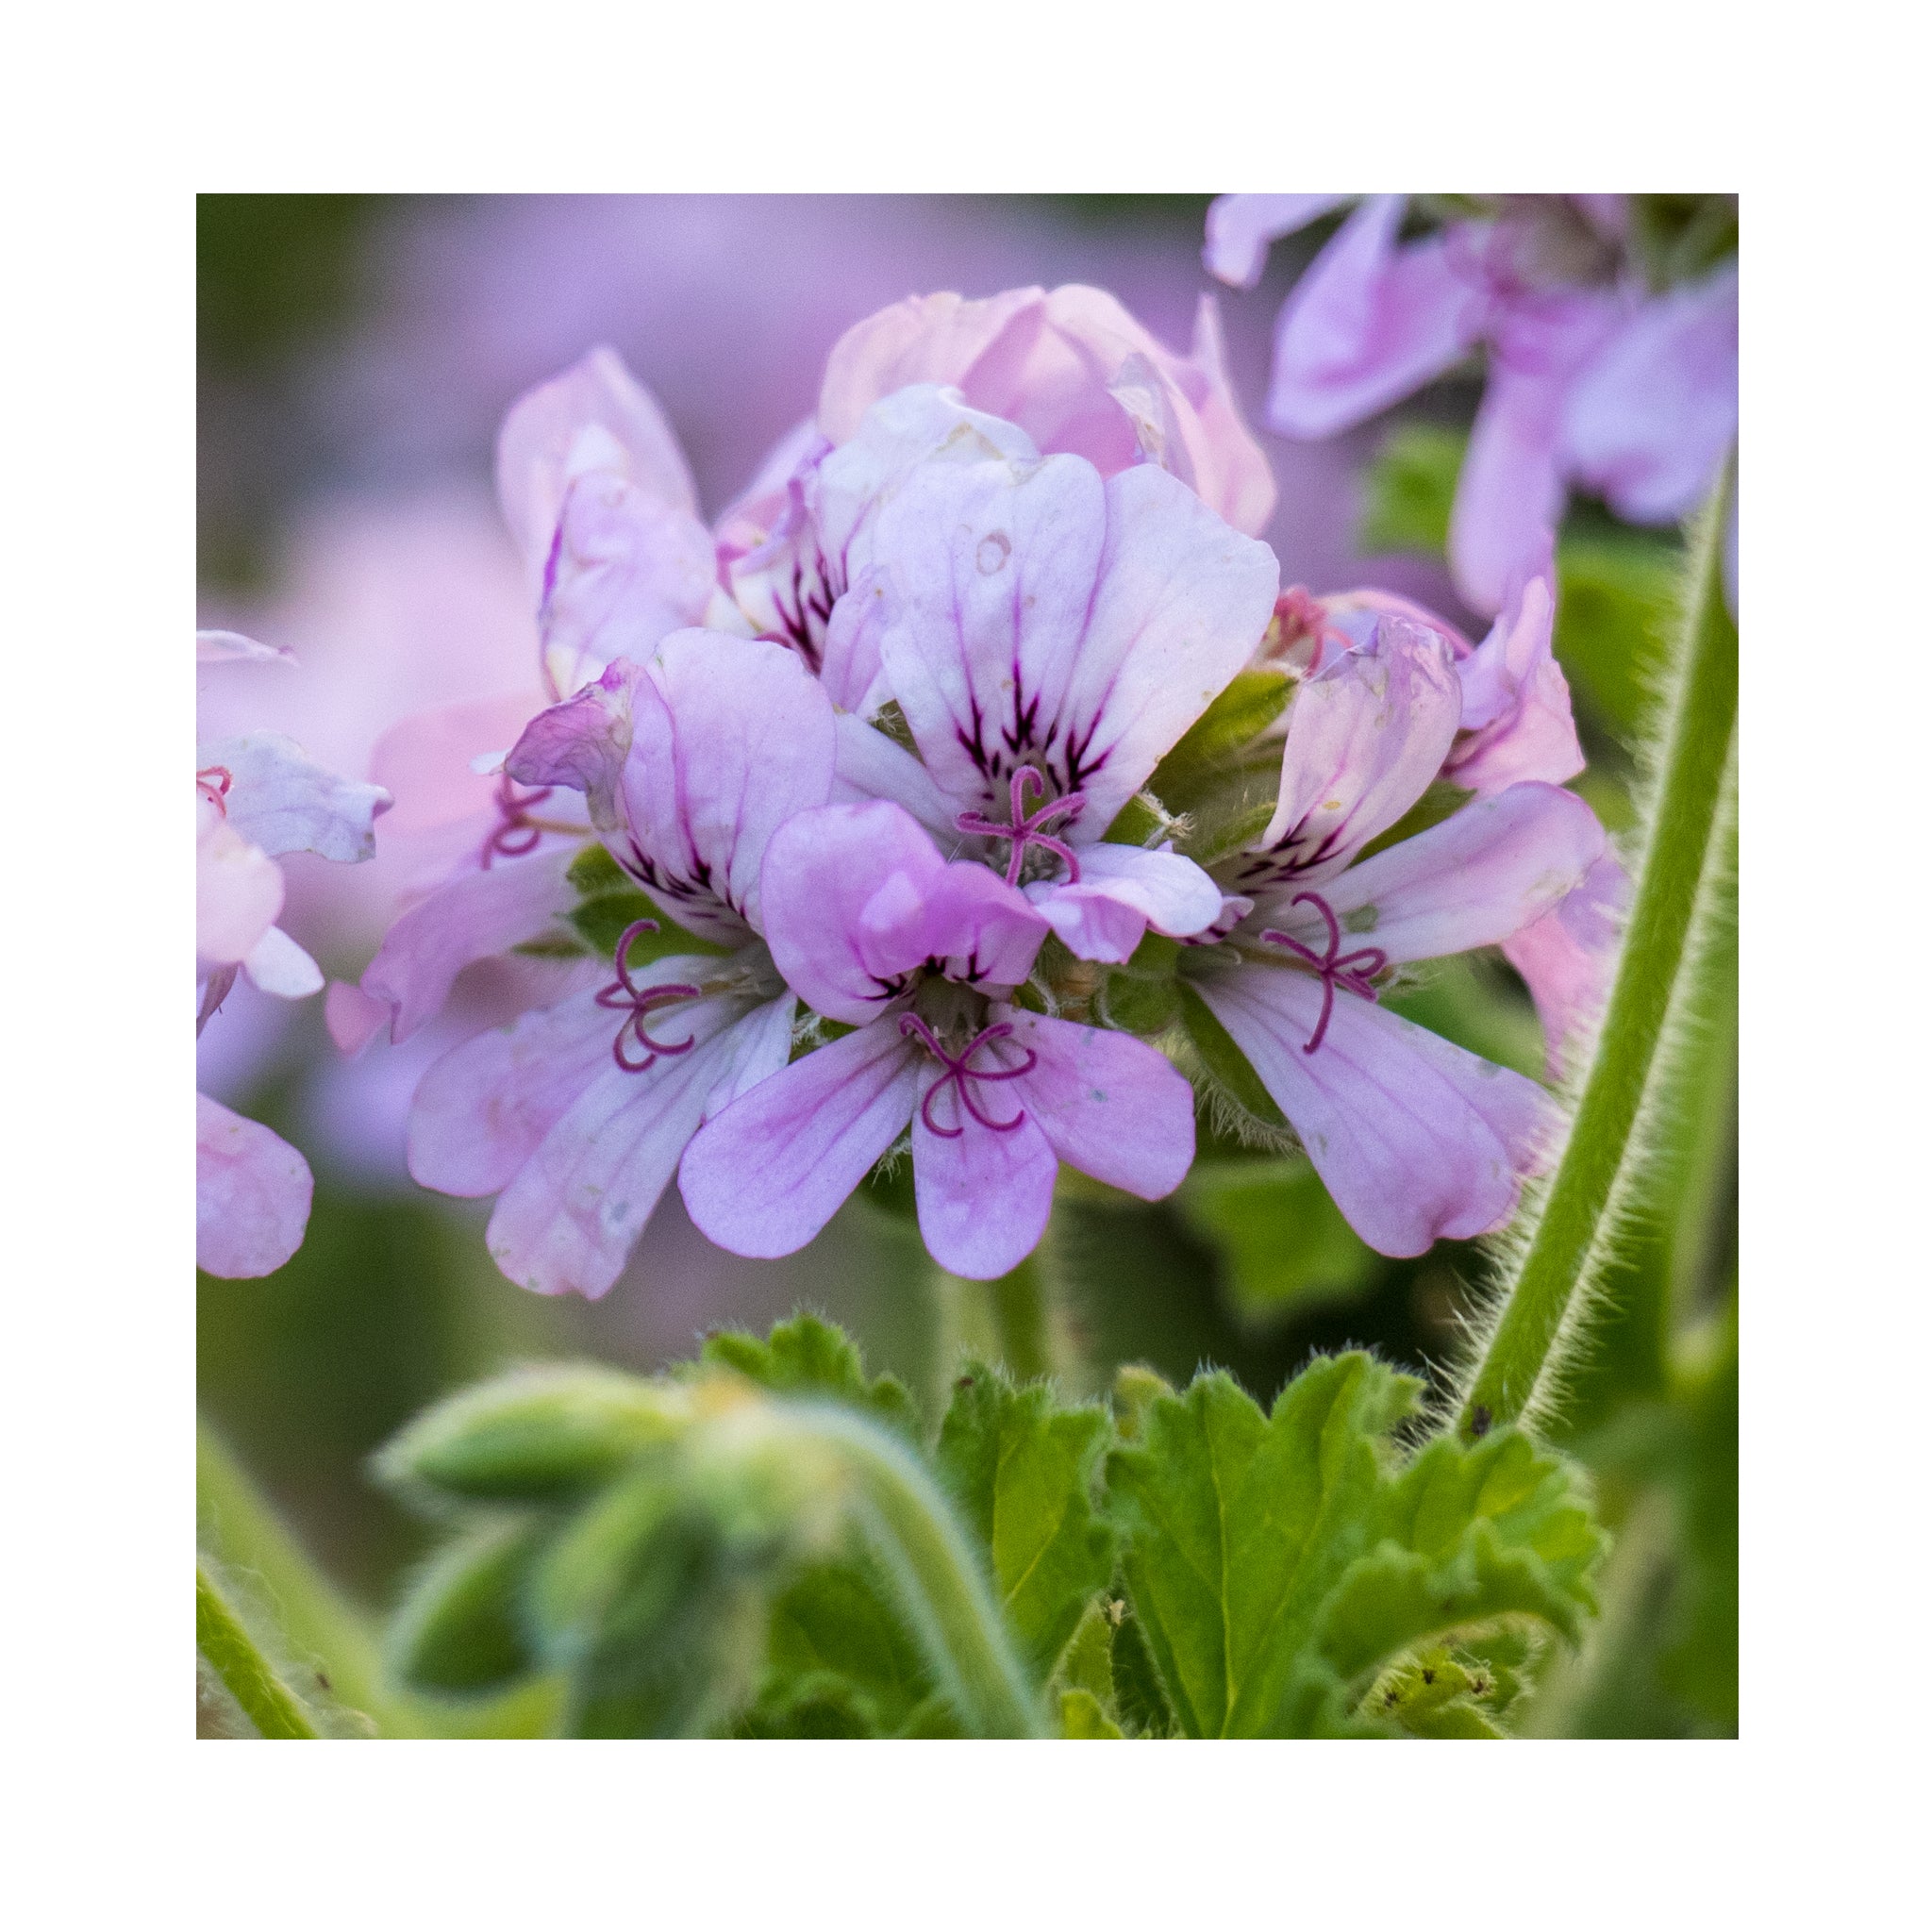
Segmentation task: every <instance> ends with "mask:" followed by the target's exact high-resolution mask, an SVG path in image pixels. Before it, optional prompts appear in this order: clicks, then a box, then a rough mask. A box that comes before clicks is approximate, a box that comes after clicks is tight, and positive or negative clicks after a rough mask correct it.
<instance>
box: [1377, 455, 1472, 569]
mask: <svg viewBox="0 0 1932 1932" xmlns="http://www.w3.org/2000/svg"><path fill="white" fill-rule="evenodd" d="M1468 450H1469V434H1468V432H1467V431H1466V430H1461V429H1444V428H1440V427H1438V426H1436V425H1433V424H1427V423H1411V424H1407V425H1404V426H1403V427H1402V428H1400V429H1397V430H1396V431H1395V432H1394V433H1393V434H1392V435H1391V436H1389V437H1388V438H1386V439H1385V440H1384V441H1383V443H1382V446H1381V447H1380V448H1379V449H1378V450H1376V452H1375V454H1374V458H1372V459H1371V460H1370V463H1369V466H1368V468H1367V470H1366V471H1365V472H1364V473H1363V475H1362V513H1361V522H1360V523H1359V524H1358V525H1357V532H1356V547H1357V549H1358V550H1360V551H1361V552H1362V553H1363V554H1364V555H1365V556H1374V555H1376V554H1377V553H1380V552H1386V551H1391V550H1419V551H1422V552H1424V554H1425V555H1427V556H1430V557H1441V556H1442V555H1443V553H1444V552H1445V551H1446V550H1447V549H1448V547H1449V516H1450V512H1451V510H1452V509H1453V508H1454V507H1455V503H1456V482H1457V477H1458V476H1459V475H1461V474H1462V459H1463V458H1464V456H1465V455H1466V454H1467V453H1468Z"/></svg>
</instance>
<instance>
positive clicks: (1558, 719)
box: [1446, 556, 1583, 796]
mask: <svg viewBox="0 0 1932 1932" xmlns="http://www.w3.org/2000/svg"><path fill="white" fill-rule="evenodd" d="M1554 580H1555V568H1554V566H1553V565H1552V564H1551V563H1550V561H1549V559H1548V558H1547V556H1544V557H1543V558H1540V559H1539V560H1538V567H1537V568H1536V569H1535V570H1534V571H1532V572H1530V573H1528V574H1527V575H1525V576H1524V579H1523V581H1522V582H1521V584H1520V586H1519V587H1518V588H1516V589H1515V590H1514V591H1512V592H1511V594H1510V595H1509V596H1508V597H1507V599H1506V600H1505V603H1504V608H1503V614H1502V616H1500V617H1499V618H1497V620H1496V622H1495V624H1494V625H1493V626H1492V627H1491V631H1490V634H1489V636H1488V637H1486V638H1485V639H1484V640H1483V641H1482V642H1481V643H1480V644H1478V645H1477V646H1476V648H1475V649H1474V651H1473V652H1472V653H1471V654H1470V655H1469V656H1468V657H1467V658H1463V659H1461V661H1460V662H1459V663H1457V667H1456V675H1457V679H1458V680H1459V682H1460V683H1461V686H1462V730H1463V736H1462V737H1461V739H1460V740H1459V741H1457V745H1456V747H1455V749H1454V750H1453V751H1452V752H1451V753H1450V754H1449V759H1448V764H1447V767H1446V773H1447V775H1448V776H1451V777H1453V778H1454V779H1455V780H1456V782H1457V784H1458V785H1460V786H1462V787H1463V788H1464V789H1465V790H1466V791H1474V792H1475V793H1477V794H1478V795H1479V796H1480V795H1483V794H1487V793H1491V792H1495V791H1502V790H1503V789H1504V788H1505V787H1506V786H1509V785H1514V784H1516V783H1517V782H1518V781H1519V780H1522V779H1526V778H1540V779H1542V780H1543V781H1544V782H1545V783H1548V784H1551V785H1560V784H1561V783H1562V782H1563V781H1564V780H1565V779H1566V778H1574V776H1575V775H1576V774H1577V773H1578V772H1580V771H1582V769H1583V747H1582V746H1581V745H1580V744H1578V743H1577V741H1576V721H1575V718H1574V715H1573V714H1572V711H1571V708H1570V685H1569V682H1568V680H1567V679H1566V678H1565V677H1564V675H1563V673H1562V669H1561V667H1560V666H1559V665H1558V664H1557V660H1556V658H1554V657H1553V656H1552V655H1551V651H1550V636H1551V631H1552V628H1553V625H1554V622H1555V617H1556V605H1555V600H1554V598H1553V596H1552V594H1551V588H1550V587H1551V584H1552V583H1553V582H1554Z"/></svg>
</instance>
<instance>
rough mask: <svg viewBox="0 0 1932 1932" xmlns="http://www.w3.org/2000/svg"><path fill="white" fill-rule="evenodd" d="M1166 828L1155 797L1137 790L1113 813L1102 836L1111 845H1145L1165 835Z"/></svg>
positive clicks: (1165, 821)
mask: <svg viewBox="0 0 1932 1932" xmlns="http://www.w3.org/2000/svg"><path fill="white" fill-rule="evenodd" d="M1166 830H1167V820H1166V819H1165V818H1164V817H1163V816H1162V814H1161V811H1160V808H1159V807H1158V804H1157V803H1156V801H1155V799H1154V798H1153V797H1152V796H1151V794H1149V793H1148V792H1145V791H1137V792H1135V794H1134V795H1133V797H1131V798H1130V799H1128V800H1127V802H1126V804H1124V806H1122V807H1121V808H1120V810H1119V811H1117V812H1115V813H1114V815H1113V819H1112V821H1111V822H1110V823H1109V824H1108V828H1107V830H1106V832H1105V834H1103V837H1104V838H1105V840H1106V841H1107V842H1108V843H1109V844H1113V845H1146V844H1150V843H1153V842H1155V841H1158V840H1160V839H1161V838H1163V837H1165V836H1166Z"/></svg>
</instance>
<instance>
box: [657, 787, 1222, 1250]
mask: <svg viewBox="0 0 1932 1932" xmlns="http://www.w3.org/2000/svg"><path fill="white" fill-rule="evenodd" d="M764 879H765V912H766V919H767V922H768V928H769V931H770V936H771V942H772V952H773V957H774V959H775V960H776V961H777V963H778V965H779V967H780V968H781V970H782V971H783V972H784V974H785V975H786V978H787V980H788V981H789V982H790V984H791V986H792V988H793V989H794V990H795V991H798V992H799V994H800V995H801V996H802V997H803V998H804V999H805V1000H806V1001H807V1002H808V1004H809V1005H810V1006H811V1007H813V1008H815V1009H816V1010H817V1011H818V1012H820V1013H821V1014H824V1016H825V1017H826V1018H828V1019H831V1020H834V1021H837V1022H840V1023H841V1024H845V1025H849V1026H854V1027H856V1028H857V1029H858V1030H857V1031H855V1032H851V1033H849V1034H847V1035H845V1036H844V1037H843V1038H841V1039H838V1040H835V1041H832V1042H831V1043H830V1044H829V1045H825V1046H821V1047H819V1048H818V1049H817V1050H816V1051H815V1052H812V1053H810V1054H808V1055H807V1056H806V1057H805V1058H803V1059H800V1060H797V1061H794V1062H793V1063H792V1064H791V1065H790V1066H788V1067H786V1068H785V1069H784V1070H783V1071H782V1072H779V1073H777V1074H774V1076H773V1077H772V1078H770V1079H768V1080H766V1081H764V1082H763V1083H762V1084H761V1085H759V1086H758V1087H755V1088H753V1089H752V1090H751V1091H749V1092H746V1093H745V1094H743V1095H742V1096H741V1098H740V1099H738V1100H737V1101H735V1102H734V1103H733V1104H732V1105H731V1106H730V1107H728V1108H725V1109H724V1111H723V1112H721V1113H720V1114H719V1115H718V1116H717V1118H716V1119H715V1120H713V1121H712V1122H711V1123H710V1124H708V1125H707V1126H706V1127H705V1128H704V1129H703V1131H702V1132H700V1133H699V1134H698V1136H697V1138H696V1139H695V1140H694V1141H692V1142H691V1148H690V1151H689V1152H688V1153H687V1154H686V1156H685V1160H684V1167H683V1172H682V1174H681V1176H680V1187H681V1189H682V1191H683V1194H684V1200H685V1206H686V1207H687V1208H689V1209H690V1212H691V1219H692V1220H693V1221H694V1222H696V1224H697V1225H698V1226H699V1227H700V1228H701V1229H703V1231H704V1232H705V1233H706V1234H707V1235H708V1236H709V1237H710V1239H711V1240H712V1241H716V1242H717V1243H718V1244H719V1245H720V1246H721V1247H724V1248H727V1249H729V1250H730V1251H731V1252H733V1253H734V1254H741V1255H750V1256H763V1257H770V1256H779V1255H789V1254H791V1253H793V1252H794V1251H795V1250H797V1249H799V1248H801V1247H803V1246H804V1245H805V1244H806V1242H808V1241H810V1240H811V1238H812V1237H813V1236H814V1235H815V1234H817V1233H818V1231H819V1230H820V1229H821V1228H822V1227H823V1226H824V1224H825V1223H826V1222H827V1221H829V1220H830V1219H831V1217H832V1215H833V1214H834V1213H835V1212H836V1211H837V1209H838V1208H839V1206H840V1205H841V1202H843V1201H844V1200H845V1198H846V1197H847V1196H848V1195H849V1194H850V1193H851V1192H852V1191H853V1189H854V1188H856V1187H857V1186H858V1183H859V1182H860V1180H862V1179H863V1178H864V1176H865V1175H866V1174H867V1173H868V1172H869V1171H870V1170H871V1168H872V1167H873V1165H874V1163H875V1162H876V1161H877V1160H878V1159H879V1158H881V1157H882V1156H884V1155H885V1154H886V1153H887V1152H888V1151H889V1150H890V1149H891V1147H892V1145H893V1144H894V1143H895V1142H896V1141H898V1139H899V1137H900V1136H901V1134H902V1133H904V1132H905V1131H906V1129H907V1127H908V1124H910V1128H911V1153H912V1173H913V1188H914V1192H915V1195H916V1198H917V1201H918V1208H919V1223H920V1229H921V1232H922V1233H923V1234H924V1238H925V1243H926V1246H927V1248H928V1249H929V1250H930V1252H931V1253H932V1255H933V1257H934V1258H935V1259H936V1260H937V1261H939V1263H940V1264H941V1266H942V1267H944V1268H947V1269H950V1270H951V1271H952V1272H953V1273H955V1274H964V1275H968V1276H973V1277H975V1278H980V1279H987V1278H991V1277H992V1276H995V1275H999V1274H1006V1273H1008V1271H1010V1270H1011V1269H1013V1268H1016V1267H1017V1266H1018V1265H1019V1264H1020V1262H1021V1261H1022V1260H1024V1258H1025V1257H1026V1256H1027V1255H1028V1254H1029V1253H1031V1251H1032V1249H1033V1247H1034V1246H1035V1244H1036V1243H1037V1242H1038V1241H1039V1240H1040V1237H1041V1233H1042V1232H1043V1230H1044V1228H1045V1226H1046V1221H1047V1216H1048V1214H1049V1213H1050V1211H1051V1209H1052V1206H1053V1189H1054V1179H1055V1176H1056V1174H1058V1165H1059V1162H1060V1161H1061V1160H1065V1161H1067V1162H1069V1163H1070V1164H1071V1165H1073V1166H1074V1167H1077V1168H1079V1169H1081V1170H1082V1171H1083V1172H1084V1173H1087V1174H1093V1175H1094V1176H1095V1177H1097V1178H1099V1179H1102V1180H1105V1181H1108V1182H1110V1183H1111V1184H1112V1185H1114V1186H1116V1187H1120V1188H1124V1189H1126V1190H1127V1191H1130V1192H1132V1193H1136V1194H1139V1195H1140V1196H1141V1198H1142V1199H1145V1200H1157V1199H1158V1198H1159V1197H1160V1196H1161V1195H1163V1194H1166V1193H1169V1192H1171V1191H1173V1190H1174V1188H1175V1187H1177V1186H1178V1185H1179V1184H1180V1181H1181V1179H1182V1177H1183V1176H1184V1175H1185V1174H1186V1173H1187V1170H1188V1166H1189V1163H1190V1162H1191V1159H1192V1158H1193V1146H1194V1127H1193V1102H1192V1094H1191V1090H1190V1089H1189V1086H1188V1083H1187V1081H1186V1080H1185V1079H1183V1078H1182V1077H1181V1075H1180V1074H1177V1073H1176V1072H1175V1071H1174V1068H1173V1067H1172V1066H1170V1065H1169V1064H1168V1063H1167V1061H1166V1060H1164V1059H1163V1058H1161V1057H1160V1056H1159V1055H1158V1053H1156V1052H1154V1051H1153V1050H1152V1049H1151V1048H1149V1047H1146V1046H1143V1045H1141V1043H1140V1042H1139V1041H1134V1040H1129V1039H1127V1038H1125V1037H1124V1036H1123V1035H1120V1034H1110V1033H1104V1032H1101V1031H1100V1030H1099V1029H1097V1028H1094V1027H1091V1026H1077V1025H1074V1024H1071V1023H1069V1022H1066V1021H1061V1020H1056V1019H1050V1018H1047V1017H1044V1016H1042V1015H1041V1014H1038V1013H1034V1012H1029V1011H1026V1010H1024V1009H1023V1008H1018V1007H1015V1006H1013V1005H1011V1004H1010V1003H1009V995H1010V994H1011V993H1012V991H1013V990H1014V988H1016V987H1017V986H1018V985H1019V984H1020V982H1021V981H1023V980H1024V978H1025V976H1026V974H1027V972H1028V969H1029V968H1030V966H1031V964H1032V961H1033V956H1034V954H1035V953H1036V952H1037V951H1038V949H1039V946H1040V942H1041V940H1042V939H1043V938H1044V936H1045V934H1046V930H1047V927H1046V923H1045V921H1044V920H1043V919H1042V918H1041V916H1040V915H1039V913H1038V912H1037V911H1035V910H1034V908H1032V907H1031V906H1030V905H1029V904H1028V902H1027V900H1026V899H1025V898H1024V896H1023V895H1022V894H1021V893H1020V892H1019V891H1016V890H1015V889H1014V888H1013V887H1011V886H1010V885H1008V883H1006V881H1005V880H1003V879H1002V878H1000V877H999V876H998V875H997V874H994V873H992V872H991V871H989V870H988V869H987V868H986V867H985V866H982V865H978V864H974V863H973V862H970V861H954V862H951V863H948V862H947V861H946V860H945V859H944V858H941V856H940V854H939V852H938V850H937V849H936V848H935V847H934V845H933V842H932V841H931V839H930V838H929V837H928V836H927V835H926V834H925V832H924V831H923V830H922V829H921V828H920V826H919V825H918V824H915V823H914V822H913V820H912V819H911V817H910V816H909V815H908V813H907V812H905V811H904V810H903V809H902V808H900V807H898V806H896V805H892V804H891V803H886V802H875V803H872V804H864V805H835V806H829V807H827V808H824V809H823V810H820V811H808V812H804V813H801V814H800V815H799V816H798V817H797V818H795V819H793V820H792V821H791V823H790V824H787V825H786V826H785V827H784V828H783V829H782V830H781V831H780V832H779V833H778V834H777V836H776V837H775V838H774V840H773V841H772V843H771V847H770V850H769V851H768V853H767V855H766V859H765V872H764ZM747 1176H756V1180H755V1181H754V1182H753V1183H751V1184H750V1185H747Z"/></svg>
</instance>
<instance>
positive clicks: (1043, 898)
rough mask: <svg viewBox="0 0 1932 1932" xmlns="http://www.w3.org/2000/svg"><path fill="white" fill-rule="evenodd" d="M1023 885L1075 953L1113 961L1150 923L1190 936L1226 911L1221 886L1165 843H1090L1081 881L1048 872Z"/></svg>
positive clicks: (1181, 936)
mask: <svg viewBox="0 0 1932 1932" xmlns="http://www.w3.org/2000/svg"><path fill="white" fill-rule="evenodd" d="M1024 890H1025V893H1026V896H1027V898H1028V899H1030V900H1031V901H1032V902H1033V904H1034V905H1035V906H1036V907H1037V908H1039V910H1040V912H1041V916H1042V917H1043V918H1044V919H1045V920H1046V922H1047V924H1049V925H1051V926H1052V927H1053V929H1054V930H1055V931H1056V932H1057V933H1058V934H1059V936H1060V938H1061V939H1062V940H1063V941H1065V942H1066V945H1067V947H1068V949H1069V950H1070V951H1071V952H1072V953H1073V955H1074V958H1078V959H1099V960H1104V961H1107V962H1108V963H1110V964H1113V965H1119V964H1120V963H1121V962H1122V961H1124V960H1125V959H1126V958H1128V957H1129V956H1130V955H1131V954H1132V952H1133V950H1134V948H1135V947H1136V946H1138V945H1139V944H1140V943H1141V939H1142V937H1143V936H1144V935H1145V934H1146V932H1147V929H1148V928H1149V927H1150V926H1151V927H1152V928H1153V929H1154V930H1155V931H1156V932H1158V933H1165V934H1166V935H1167V936H1168V937H1169V938H1171V939H1188V938H1191V937H1192V936H1193V935H1194V934H1195V933H1199V932H1205V931H1206V930H1207V929H1208V926H1210V925H1212V924H1214V921H1215V920H1216V919H1217V918H1218V917H1219V916H1220V912H1221V888H1220V887H1219V886H1217V885H1216V884H1215V883H1214V881H1213V880H1212V879H1211V878H1209V877H1208V874H1206V873H1205V872H1203V871H1202V870H1201V868H1200V867H1199V866H1198V865H1196V864H1195V863H1194V861H1193V860H1192V859H1191V858H1183V857H1182V856H1181V855H1180V854H1179V853H1177V852H1174V851H1172V850H1170V849H1169V848H1168V847H1166V846H1163V847H1162V848H1161V849H1160V850H1159V851H1158V852H1149V851H1147V850H1145V849H1144V848H1142V847H1141V846H1139V845H1108V844H1100V845H1088V846H1084V847H1082V848H1081V852H1080V877H1079V880H1078V882H1077V883H1074V882H1073V881H1061V880H1051V879H1042V880H1041V881H1039V882H1038V883H1037V884H1034V885H1030V886H1028V887H1026V888H1025V889H1024Z"/></svg>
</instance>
